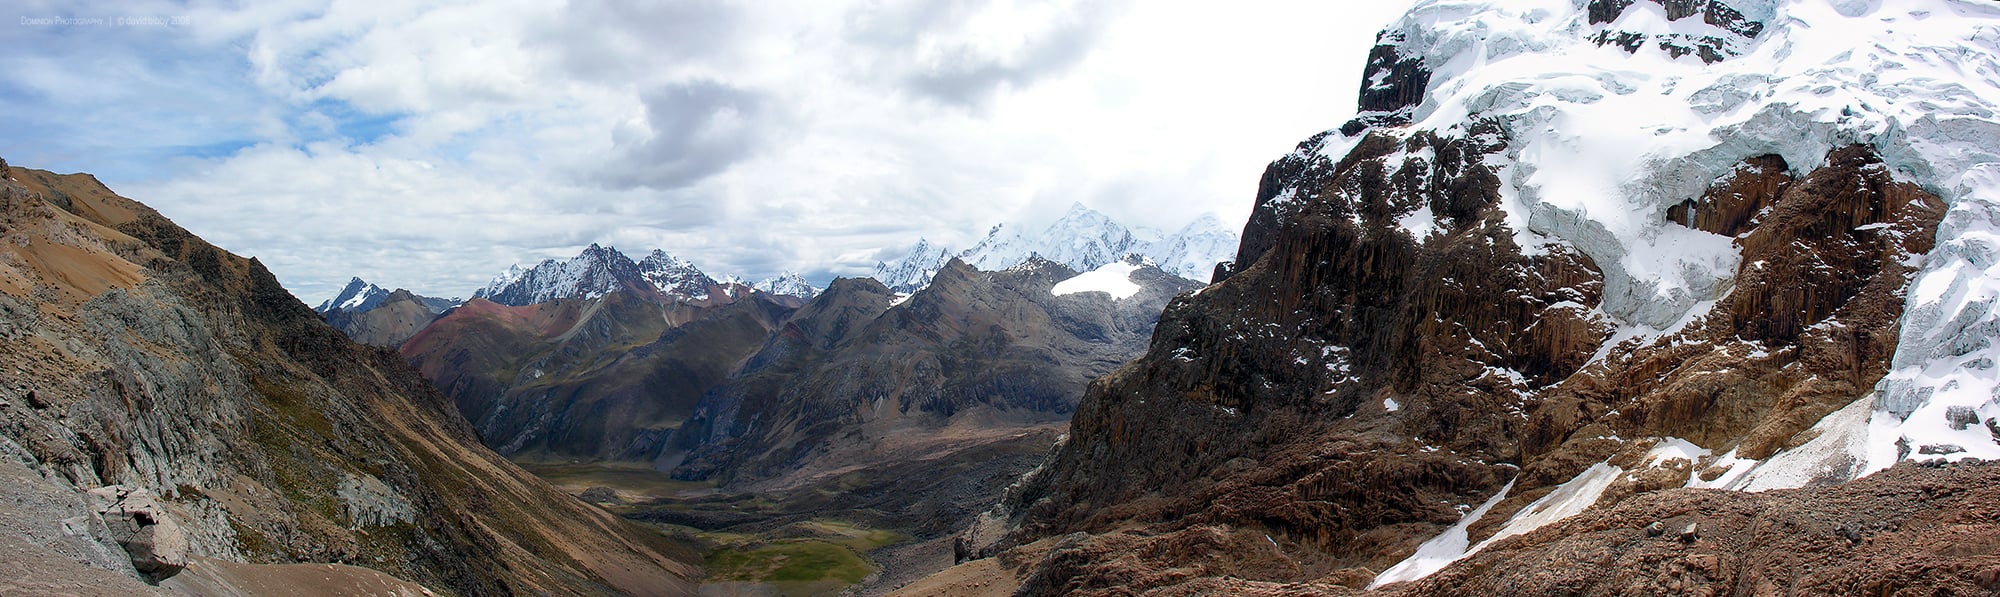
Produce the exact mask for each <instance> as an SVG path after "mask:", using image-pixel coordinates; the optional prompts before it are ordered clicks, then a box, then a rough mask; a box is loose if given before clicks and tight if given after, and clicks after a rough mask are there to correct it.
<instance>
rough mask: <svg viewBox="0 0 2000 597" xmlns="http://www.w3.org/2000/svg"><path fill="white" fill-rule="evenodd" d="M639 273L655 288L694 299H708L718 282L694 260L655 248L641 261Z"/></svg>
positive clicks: (668, 293)
mask: <svg viewBox="0 0 2000 597" xmlns="http://www.w3.org/2000/svg"><path fill="white" fill-rule="evenodd" d="M639 273H640V275H641V276H643V277H645V279H646V281H647V282H649V283H651V284H652V285H653V287H654V288H658V289H659V290H660V292H662V293H665V294H667V295H670V296H680V297H687V298H690V299H694V300H703V299H707V298H708V296H709V288H711V287H714V286H716V285H717V284H718V283H717V282H716V280H715V279H714V278H711V277H709V275H708V274H705V273H702V271H701V268H697V267H695V265H694V262H692V261H688V260H686V259H682V258H679V257H675V256H673V255H669V254H667V252H666V251H663V250H660V249H653V252H652V253H651V254H648V255H646V258H645V259H643V260H640V261H639Z"/></svg>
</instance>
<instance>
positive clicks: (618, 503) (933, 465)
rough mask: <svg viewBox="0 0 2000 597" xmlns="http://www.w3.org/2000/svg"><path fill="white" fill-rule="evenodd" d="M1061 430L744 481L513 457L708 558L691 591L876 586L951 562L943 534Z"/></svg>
mask: <svg viewBox="0 0 2000 597" xmlns="http://www.w3.org/2000/svg"><path fill="white" fill-rule="evenodd" d="M1065 431H1067V425H1063V424H1059V423H1058V424H1047V425H1039V426H1034V427H1029V428H1025V429H1016V430H1013V431H1011V432H1009V433H1005V434H992V435H988V436H984V437H979V438H960V439H965V440H966V441H963V442H953V443H954V445H952V446H951V447H950V449H948V450H943V451H940V452H938V453H935V454H931V455H930V457H929V458H910V459H907V460H891V461H887V462H883V463H879V464H875V465H873V466H853V467H843V468H842V470H840V471H838V472H837V474H813V475H811V476H810V477H808V478H805V479H797V480H779V481H776V482H770V483H766V484H764V485H763V487H761V488H758V489H751V490H738V489H724V488H718V487H716V486H714V485H713V484H712V483H706V482H688V481H677V480H674V479H672V478H671V477H669V476H668V475H667V473H665V472H662V471H657V470H653V469H652V468H650V467H648V466H646V465H645V464H644V463H603V462H589V463H586V462H568V463H565V462H548V461H523V462H518V464H520V465H521V466H522V468H525V469H527V470H528V471H529V472H532V473H534V474H536V475H538V476H540V477H542V478H543V479H546V480H548V481H549V482H550V483H551V484H554V485H556V486H557V488H558V489H561V490H562V491H564V492H567V493H570V494H572V495H577V496H578V497H580V498H582V499H584V500H585V501H590V502H594V503H597V504H598V505H599V506H601V507H603V508H605V509H606V510H608V511H611V512H613V513H616V514H618V515H620V516H623V517H625V518H627V519H631V520H635V521H639V522H642V523H644V524H645V525H646V526H648V527H650V528H653V529H655V530H658V531H659V532H660V533H662V534H663V535H665V536H667V537H669V538H670V539H673V540H674V541H676V542H678V543H681V544H683V545H687V546H689V547H688V549H689V550H690V553H689V556H690V559H699V560H701V561H702V562H704V564H705V567H706V568H707V576H706V578H705V580H704V582H703V584H702V587H701V594H702V595H710V596H718V597H735V596H759V597H762V596H783V597H804V596H812V595H836V594H859V595H885V594H890V593H891V592H892V591H896V590H897V589H899V588H902V587H904V586H906V585H910V584H911V583H915V582H919V581H920V580H922V579H925V578H926V577H929V576H931V575H933V574H935V573H938V572H940V571H944V570H946V569H948V568H951V567H952V566H953V564H954V561H953V557H954V556H953V549H952V546H953V534H954V533H955V532H956V531H958V530H960V529H962V528H965V527H966V526H967V525H968V524H970V522H971V521H972V519H973V518H974V517H975V516H977V515H978V514H979V513H980V512H983V511H985V510H986V509H987V508H988V507H990V506H992V504H993V502H995V501H997V500H998V499H999V498H1000V496H1001V495H1003V494H1004V492H1005V491H1006V488H1007V486H1008V485H1009V484H1011V483H1013V482H1014V480H1016V479H1018V478H1019V477H1020V476H1021V475H1022V474H1024V473H1026V472H1027V471H1028V470H1029V469H1032V468H1034V467H1035V466H1036V465H1037V464H1039V463H1040V462H1041V461H1042V459H1043V458H1044V457H1045V456H1046V454H1047V451H1048V449H1049V446H1051V445H1052V444H1053V443H1054V442H1055V438H1056V437H1057V436H1059V435H1061V434H1062V433H1064V432H1065ZM820 472H825V471H820ZM771 488H775V489H771ZM905 592H907V591H905Z"/></svg>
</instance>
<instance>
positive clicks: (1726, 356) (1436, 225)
mask: <svg viewBox="0 0 2000 597" xmlns="http://www.w3.org/2000/svg"><path fill="white" fill-rule="evenodd" d="M1385 64H1390V65H1393V64H1395V62H1394V61H1389V62H1385ZM1394 68H1400V67H1394ZM1399 76H1400V75H1399ZM1364 128H1365V127H1364ZM1513 132H1514V130H1513V129H1511V128H1510V127H1509V126H1508V125H1507V123H1503V122H1497V121H1480V120H1475V121H1473V122H1471V123H1470V124H1469V125H1467V126H1466V127H1464V128H1463V129H1461V130H1458V131H1457V133H1439V132H1433V131H1424V130H1408V129H1366V132H1364V133H1361V134H1359V135H1358V136H1355V137H1344V136H1342V135H1341V134H1340V133H1337V132H1334V133H1328V134H1323V135H1320V136H1317V137H1314V138H1313V139H1310V140H1308V141H1307V142H1305V143H1303V144H1301V145H1300V146H1299V148H1298V150H1297V151H1295V152H1293V153H1292V154H1291V155H1289V156H1286V157H1285V158H1283V159H1281V160H1279V161H1278V162H1276V163H1274V164H1272V166H1271V168H1270V170H1269V171H1268V172H1267V174H1266V176H1265V179H1264V185H1263V187H1262V188H1261V189H1260V191H1259V193H1258V203H1257V207H1256V212H1255V215H1253V217H1252V218H1251V223H1250V227H1249V228H1248V229H1246V231H1245V233H1244V235H1243V238H1244V242H1243V245H1242V249H1241V252H1240V253H1239V255H1238V259H1237V261H1236V263H1238V264H1241V266H1240V267H1241V269H1240V270H1238V271H1234V272H1225V273H1227V274H1228V277H1227V279H1225V280H1223V281H1222V282H1221V283H1219V284H1217V285H1215V286H1212V287H1210V288H1208V289H1206V290H1204V291H1203V292H1201V293H1199V294H1198V295H1193V296H1189V297H1183V298H1180V299H1177V300H1175V301H1174V302H1173V303H1172V304H1170V305H1169V306H1168V308H1167V310H1166V312H1165V314H1164V315H1162V317H1161V321H1160V324H1159V328H1158V330H1157V332H1156V333H1155V335H1154V338H1153V344H1152V346H1151V348H1150V349H1148V351H1147V352H1146V354H1145V355H1144V356H1143V357H1141V358H1140V359H1138V360H1136V361H1134V362H1133V363H1132V364H1130V365H1128V366H1126V367H1123V368H1120V369H1119V370H1117V371H1115V372H1113V373H1111V374H1110V375H1107V376H1106V377H1105V378H1103V379H1102V380H1100V381H1099V382H1097V383H1094V384H1092V386H1091V390H1090V392H1089V393H1088V394H1087V395H1086V396H1085V398H1084V400H1083V402H1082V404H1081V405H1080V406H1079V408H1078V410H1077V414H1076V417H1075V419H1074V421H1073V423H1072V429H1071V435H1070V439H1069V441H1068V442H1067V443H1066V444H1064V445H1062V446H1060V447H1059V449H1058V450H1057V451H1056V452H1055V453H1054V454H1053V455H1052V456H1051V460H1050V461H1049V462H1048V463H1047V464H1046V465H1045V466H1044V467H1043V468H1042V469H1041V470H1039V471H1038V472H1037V474H1035V475H1032V476H1031V477H1030V478H1028V479H1027V480H1026V481H1025V482H1024V483H1023V484H1022V486H1021V487H1020V488H1019V489H1018V491H1017V492H1016V493H1015V494H1014V495H1013V496H1012V497H1011V498H1010V501H1009V503H1008V504H1007V505H1006V507H1005V508H1003V510H1002V512H1001V514H1006V515H1009V516H1011V517H1012V519H1013V520H1014V521H1015V523H1016V525H1017V530H1016V531H1015V532H1014V533H1013V534H1012V535H1010V536H1007V537H1006V538H1004V539H1003V540H1001V541H1000V542H998V543H997V544H994V545H990V546H988V547H987V548H986V549H985V553H999V552H1005V551H1006V550H1008V549H1009V548H1011V547H1014V546H1021V545H1027V544H1032V543H1035V542H1037V541H1041V543H1040V544H1039V547H1038V548H1037V549H1048V552H1047V555H1046V556H1043V557H1039V558H1037V559H1036V560H1035V561H1034V562H1033V563H1030V564H1025V565H1024V566H1025V568H1024V572H1023V574H1024V579H1025V584H1024V585H1023V587H1022V588H1023V591H1024V592H1025V593H1026V594H1034V595H1067V594H1127V592H1145V591H1151V590H1161V591H1166V592H1169V593H1172V592H1187V593H1198V592H1200V591H1199V590H1197V587H1200V586H1209V585H1211V584H1213V582H1214V580H1213V579H1214V578H1215V577H1228V578H1234V579H1243V580H1249V581H1258V582H1271V583H1295V582H1314V583H1320V584H1322V585H1324V584H1342V585H1353V586H1355V587H1360V586H1363V585H1366V584H1368V583H1369V582H1370V581H1371V580H1372V579H1374V578H1375V577H1376V575H1377V573H1379V572H1381V571H1383V570H1385V569H1387V568H1389V567H1390V566H1391V565H1394V564H1396V563H1397V562H1399V561H1401V560H1403V559H1404V558H1405V557H1406V556H1409V555H1410V554H1412V553H1413V552H1415V551H1416V549H1417V547H1418V544H1419V543H1421V542H1423V541H1424V540H1426V539H1428V538H1431V537H1434V536H1437V535H1439V534H1440V533H1441V532H1443V531H1445V530H1446V527H1448V526H1451V525H1452V524H1453V523H1455V522H1458V521H1460V520H1461V518H1463V517H1464V516H1465V514H1466V513H1467V512H1468V511H1469V510H1472V509H1473V506H1475V505H1480V504H1482V503H1483V502H1487V501H1488V500H1489V499H1493V500H1494V503H1492V504H1491V505H1490V508H1491V510H1490V512H1485V516H1484V518H1480V519H1479V522H1478V523H1477V524H1471V525H1469V528H1466V529H1464V531H1465V532H1466V533H1467V536H1466V540H1468V541H1469V542H1472V543H1475V544H1476V543H1479V542H1481V541H1484V540H1486V539H1489V538H1493V537H1495V536H1496V535H1497V534H1499V533H1501V532H1502V531H1503V529H1502V525H1503V523H1507V522H1508V521H1509V520H1510V518H1512V517H1516V515H1523V516H1524V517H1528V518H1533V516H1528V515H1529V514H1533V513H1537V512H1543V511H1545V509H1546V508H1550V507H1551V506H1548V505H1547V504H1549V503H1550V501H1549V500H1543V498H1545V497H1549V496H1550V495H1551V494H1552V493H1553V492H1556V491H1557V489H1558V488H1559V487H1568V488H1571V490H1570V491H1569V492H1566V493H1563V494H1560V495H1558V496H1557V497H1556V498H1551V499H1553V500H1557V501H1561V500H1564V499H1569V498H1570V496H1572V495H1584V496H1586V497H1584V498H1579V499H1582V500H1583V501H1581V502H1580V503H1579V504H1576V506H1575V507H1578V508H1584V507H1588V506H1590V505H1591V503H1593V502H1596V503H1599V504H1600V506H1599V507H1600V508H1602V507H1604V506H1603V505H1602V504H1604V503H1607V502H1608V503H1616V502H1617V501H1618V500H1621V499H1627V498H1631V497H1632V496H1637V495H1646V494H1648V492H1653V491H1656V490H1660V489H1665V488H1678V487H1682V486H1684V485H1700V484H1702V483H1709V482H1712V483H1715V484H1717V485H1720V484H1724V483H1727V482H1728V481H1729V480H1730V479H1732V478H1734V477H1733V476H1734V475H1740V474H1741V473H1742V472H1743V469H1739V468H1736V467H1737V466H1738V465H1739V464H1741V463H1744V462H1749V461H1752V460H1755V459H1761V458H1765V457H1768V456H1770V455H1771V454H1772V453H1773V452H1775V451H1777V450H1779V449H1782V448H1789V447H1793V446H1797V445H1799V444H1800V443H1803V442H1804V441H1806V440H1808V439H1810V436H1811V435H1812V434H1811V433H1808V432H1807V430H1808V428H1809V427H1810V426H1812V425H1813V424H1814V423H1815V422H1817V421H1819V420H1820V419H1821V418H1822V417H1824V416H1825V415H1827V414H1829V413H1832V412H1834V411H1835V410H1838V409H1840V408H1842V407H1843V406H1846V405H1848V404H1849V403H1851V402H1853V401H1855V400H1856V399H1857V398H1859V397H1862V396H1864V395H1866V394H1867V392H1868V391H1869V389H1870V388H1871V387H1873V386H1874V384H1875V383H1876V381H1878V380H1879V379H1880V378H1881V377H1882V376H1883V375H1884V373H1885V372H1886V371H1887V366H1888V359H1889V357H1890V356H1891V355H1892V354H1893V353H1894V350H1895V347H1896V340H1897V326H1898V324H1897V322H1898V320H1899V318H1900V316H1901V314H1902V307H1903V292H1904V287H1905V284H1906V282H1907V280H1908V279H1909V276H1910V275H1911V273H1912V272H1913V271H1914V270H1913V269H1912V268H1913V266H1912V263H1914V262H1915V260H1916V258H1917V257H1919V256H1921V255H1923V254H1924V253H1925V252H1927V251H1929V250H1930V248H1931V243H1932V242H1933V239H1934V238H1935V234H1936V226H1937V224H1938V222H1939V219H1940V218H1941V217H1942V216H1943V213H1944V205H1943V203H1942V202H1941V201H1940V200H1939V199H1938V198H1937V197H1935V196H1933V195H1931V194H1930V193H1928V192H1926V191H1924V190H1923V189H1921V188H1919V187H1917V186H1916V185H1914V184H1910V183H1908V182H1903V181H1899V180H1897V179H1896V178H1895V177H1893V176H1892V175H1891V174H1890V172H1889V170H1888V169H1887V168H1885V167H1884V166H1883V164H1882V160H1881V158H1880V156H1879V155H1878V154H1877V152H1876V151H1875V150H1874V149H1873V148H1871V147H1868V146H1860V145H1854V146H1847V147H1841V148H1838V149H1836V150H1834V151H1832V152H1831V153H1830V154H1828V155H1826V156H1824V162H1823V163H1822V164H1820V165H1818V166H1806V167H1805V168H1803V169H1801V168H1800V165H1793V164H1787V163H1786V162H1785V161H1784V159H1783V158H1780V157H1778V156H1775V155H1771V156H1760V157H1753V158H1750V159H1748V160H1745V161H1743V162H1741V163H1740V164H1738V165H1737V167H1735V168H1734V169H1732V170H1730V171H1728V172H1727V173H1726V174H1724V175H1723V176H1721V177H1719V178H1717V179H1715V180H1714V181H1713V182H1712V183H1711V184H1710V186H1709V187H1708V188H1707V190H1706V191H1704V192H1702V193H1701V194H1700V195H1699V196H1695V197H1689V198H1687V199H1686V201H1685V202H1682V203H1680V204H1678V205H1674V206H1663V207H1662V208H1661V209H1660V210H1658V211H1655V212H1653V213H1652V214H1651V217H1654V218H1658V220H1657V221H1658V222H1671V223H1670V224H1664V226H1665V228H1663V229H1661V230H1662V231H1660V232H1658V233H1657V234H1660V235H1662V238H1685V239H1687V240H1685V241H1684V242H1689V243H1694V242H1702V243H1721V244H1722V246H1724V247H1727V248H1728V250H1733V251H1736V252H1737V254H1738V255H1740V259H1737V260H1736V261H1735V263H1734V264H1733V265H1734V267H1733V270H1734V271H1733V272H1731V275H1727V276H1725V278H1724V285H1723V286H1719V287H1717V288H1715V291H1714V295H1713V298H1712V299H1710V301H1708V302H1695V301H1690V302H1695V304H1694V306H1693V307H1691V308H1689V309H1688V310H1687V312H1686V313H1687V314H1686V315H1685V316H1684V317H1682V318H1681V319H1680V321H1677V322H1671V325H1667V326H1664V327H1661V328H1654V327H1647V326H1634V325H1621V324H1620V323H1619V321H1618V320H1617V319H1615V318H1613V317H1611V316H1609V315H1607V314H1606V310H1605V308H1604V307H1605V306H1606V304H1607V300H1608V297H1607V296H1606V291H1607V282H1606V279H1607V275H1608V274H1607V272H1606V270H1605V269H1604V268H1602V267H1601V264H1600V263H1598V262H1597V261H1595V260H1594V259H1593V258H1592V257H1591V256H1590V254H1589V253H1587V252H1586V251H1599V252H1600V254H1602V252H1601V251H1602V250H1603V247H1601V246H1593V245H1589V244H1586V243H1579V244H1577V245H1575V246H1582V247H1584V251H1579V250H1577V249H1573V248H1572V246H1573V245H1572V244H1570V243H1557V242H1546V241H1543V240H1539V239H1538V238H1537V237H1535V236H1533V235H1523V234H1522V233H1523V231H1521V230H1517V229H1515V228H1514V225H1515V224H1513V223H1511V222H1510V218H1509V213H1508V212H1507V205H1506V202H1507V201H1508V200H1509V198H1508V197H1507V196H1505V194H1504V193H1503V190H1502V187H1503V185H1502V178H1501V172H1500V171H1499V168H1501V167H1502V165H1504V164H1506V163H1508V160H1509V158H1508V156H1509V155H1511V153H1510V152H1509V144H1510V143H1512V142H1513V141H1514V137H1513ZM1542 215H1544V216H1546V215H1549V214H1542ZM1560 215H1561V214H1559V213H1558V214H1556V216H1558V217H1559V216H1560ZM1513 222H1518V220H1513ZM1653 228H1661V225H1658V224H1656V225H1653ZM1669 235H1679V236H1669ZM1524 241H1526V242H1524ZM1677 242H1682V241H1677ZM1626 269H1630V267H1629V266H1626ZM1624 274H1626V275H1633V276H1636V275H1638V274H1637V273H1636V272H1631V271H1626V272H1624ZM1628 286H1629V285H1628ZM1669 437H1671V438H1684V439H1685V440H1687V441H1689V442H1691V443H1692V445H1691V446H1690V447H1688V448H1687V449H1686V450H1684V451H1683V453H1681V454H1679V457H1675V456H1673V455H1671V454H1669V455H1661V454H1660V453H1658V452H1652V451H1650V450H1657V449H1661V446H1664V445H1667V442H1665V440H1660V441H1654V440H1650V439H1646V438H1669ZM1642 439H1643V440H1645V441H1638V440H1642ZM1675 445H1678V444H1675ZM1725 451H1727V452H1729V454H1726V455H1724V454H1722V453H1723V452H1725ZM1591 471H1607V472H1606V473H1604V474H1602V475H1596V476H1592V475H1586V474H1585V473H1587V472H1591ZM1628 473H1629V474H1628ZM1587 477H1588V478H1589V479H1590V480H1595V479H1599V478H1601V479H1603V480H1604V481H1603V483H1601V484H1580V483H1571V482H1572V480H1579V479H1586V478H1587ZM1836 480H1844V479H1836ZM1503 487H1504V488H1506V492H1505V493H1504V495H1503V494H1502V492H1503ZM1591 492H1597V493H1591ZM1496 495H1501V497H1499V498H1495V496H1496ZM1600 497H1601V498H1603V499H1604V500H1606V501H1605V502H1598V501H1597V498H1600ZM1524 513H1525V514H1524ZM1551 516H1553V515H1551ZM1065 534H1069V535H1067V536H1065V537H1064V538H1063V539H1061V541H1060V542H1058V543H1057V544H1056V545H1055V546H1053V547H1050V546H1049V545H1048V543H1047V539H1046V538H1051V537H1057V536H1064V535H1065ZM1510 534H1511V533H1510ZM987 539H991V536H988V537H987ZM1502 545H1505V544H1504V543H1503V544H1502ZM1459 549H1460V550H1461V551H1462V550H1463V549H1464V548H1463V547H1462V546H1461V547H1460V548H1459ZM1201 579H1208V580H1201ZM1480 586H1487V587H1504V586H1506V585H1480ZM1544 586H1545V587H1553V586H1555V585H1544ZM1779 586H1781V587H1792V586H1801V585H1794V584H1781V585H1779ZM1301 590H1303V589H1301ZM1308 592H1309V591H1308ZM1444 593H1446V594H1450V591H1444Z"/></svg>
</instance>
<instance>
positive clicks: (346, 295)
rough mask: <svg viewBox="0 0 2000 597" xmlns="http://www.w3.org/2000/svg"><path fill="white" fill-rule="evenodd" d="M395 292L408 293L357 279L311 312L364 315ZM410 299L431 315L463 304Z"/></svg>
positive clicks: (454, 300)
mask: <svg viewBox="0 0 2000 597" xmlns="http://www.w3.org/2000/svg"><path fill="white" fill-rule="evenodd" d="M397 292H405V293H407V292H408V291H405V290H401V289H398V290H396V291H389V290H383V289H382V287H381V286H376V285H374V284H370V283H368V282H367V281H365V280H362V279H361V278H358V277H357V278H354V279H352V280H348V282H347V287H346V288H343V289H341V291H340V294H338V295H334V297H333V299H331V300H328V301H326V302H323V303H320V304H319V306H318V307H313V310H314V311H318V312H319V314H320V315H326V314H328V313H332V312H333V311H335V310H339V311H345V312H347V313H348V314H349V315H353V314H358V313H365V312H368V311H373V310H375V309H376V308H377V307H381V306H382V305H384V304H387V303H389V302H390V301H391V299H392V298H394V297H395V295H396V293H397ZM410 298H411V299H412V300H415V301H416V302H418V303H421V304H422V305H423V307H424V308H425V309H427V310H429V311H430V312H432V313H442V312H444V310H446V309H450V308H452V307H456V306H459V305H460V304H462V303H464V302H465V301H463V300H459V299H457V298H439V297H434V296H423V295H420V294H414V293H411V294H410Z"/></svg>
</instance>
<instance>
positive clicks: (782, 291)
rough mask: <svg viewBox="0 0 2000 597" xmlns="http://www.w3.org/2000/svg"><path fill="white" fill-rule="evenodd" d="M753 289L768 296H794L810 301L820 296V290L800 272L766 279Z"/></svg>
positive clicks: (753, 286)
mask: <svg viewBox="0 0 2000 597" xmlns="http://www.w3.org/2000/svg"><path fill="white" fill-rule="evenodd" d="M751 288H755V289H757V290H758V291H760V292H765V293H768V294H774V295H778V296H793V297H798V298H802V299H810V298H812V297H815V296H819V289H818V288H814V287H813V285H812V283H811V282H807V281H806V279H805V276H801V275H799V274H798V272H792V271H787V272H785V273H784V274H781V275H778V276H773V277H770V278H765V279H764V280H763V281H761V282H758V283H756V284H753V285H751Z"/></svg>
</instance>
